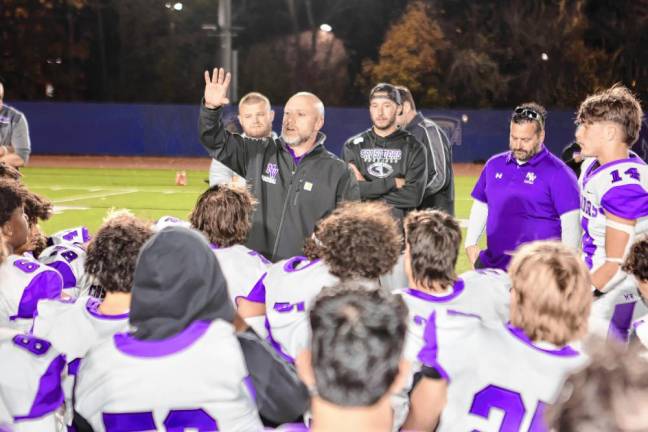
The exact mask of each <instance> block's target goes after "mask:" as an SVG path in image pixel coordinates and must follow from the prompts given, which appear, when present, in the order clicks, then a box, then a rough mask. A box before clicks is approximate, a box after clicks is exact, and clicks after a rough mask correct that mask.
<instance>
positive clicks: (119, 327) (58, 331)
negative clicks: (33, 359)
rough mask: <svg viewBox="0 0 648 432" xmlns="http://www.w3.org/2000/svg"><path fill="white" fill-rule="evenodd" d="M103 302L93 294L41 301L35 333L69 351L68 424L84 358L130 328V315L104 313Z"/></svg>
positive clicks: (66, 384)
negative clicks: (75, 385)
mask: <svg viewBox="0 0 648 432" xmlns="http://www.w3.org/2000/svg"><path fill="white" fill-rule="evenodd" d="M100 304H101V302H100V301H99V300H98V299H96V298H93V297H81V298H79V299H77V300H76V301H75V302H73V303H71V302H65V301H57V300H43V301H41V302H39V303H38V314H37V315H36V317H35V318H34V327H33V329H32V333H33V334H34V335H36V336H38V337H41V338H44V339H47V340H49V341H50V342H51V343H52V345H53V346H54V348H56V350H57V351H59V352H61V353H63V354H65V356H66V359H67V362H68V370H67V375H66V376H65V378H64V379H63V390H64V392H65V400H66V423H68V424H71V421H72V405H71V402H72V389H73V386H74V377H75V375H76V373H77V370H78V368H79V364H80V361H81V359H82V358H83V357H85V355H86V353H87V352H88V350H89V349H90V347H92V346H94V345H96V344H98V343H100V342H102V341H104V340H106V339H107V338H109V337H111V336H112V335H114V334H115V333H121V332H125V331H127V330H128V328H129V327H128V314H122V315H103V314H101V312H99V305H100Z"/></svg>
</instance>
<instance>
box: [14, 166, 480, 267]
mask: <svg viewBox="0 0 648 432" xmlns="http://www.w3.org/2000/svg"><path fill="white" fill-rule="evenodd" d="M22 173H23V176H24V178H23V181H24V182H25V183H26V184H27V185H28V186H29V188H30V190H33V191H34V192H38V193H40V194H42V195H44V196H46V197H47V198H49V199H50V200H52V202H53V203H54V206H55V209H56V214H55V215H54V217H52V219H50V220H49V221H47V222H45V223H44V224H43V225H42V228H43V229H44V230H45V232H46V233H53V232H56V231H58V230H61V229H64V228H71V227H74V226H78V225H85V226H86V227H88V229H89V230H90V232H91V233H92V232H94V231H96V230H97V228H99V226H100V225H101V221H102V219H103V218H104V216H105V215H106V212H107V211H109V210H110V209H113V208H115V209H120V208H127V209H129V210H131V211H132V212H133V213H135V214H136V215H138V216H140V217H142V218H145V219H149V220H157V219H158V218H160V217H161V216H165V215H170V216H176V217H179V218H182V219H186V218H187V216H188V214H189V212H190V211H191V209H192V208H193V206H194V204H195V202H196V199H197V197H198V195H199V194H200V193H201V192H202V191H204V190H205V189H206V187H207V185H206V184H205V183H204V182H203V180H204V179H205V178H207V172H205V171H187V176H188V180H189V181H188V185H187V186H183V187H180V186H175V171H173V170H168V169H167V170H161V169H137V170H136V169H88V168H25V169H24V170H23V171H22ZM476 181H477V178H476V177H472V176H457V177H456V178H455V187H456V204H455V206H456V216H457V218H459V219H462V220H466V219H468V215H469V212H470V206H471V199H470V191H471V190H472V188H473V186H474V185H475V182H476ZM462 231H463V232H464V233H465V229H463V230H462ZM468 268H469V265H468V261H467V259H466V256H465V253H464V252H463V246H462V248H461V252H460V255H459V262H458V263H457V271H458V272H463V271H465V270H467V269H468Z"/></svg>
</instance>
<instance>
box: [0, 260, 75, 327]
mask: <svg viewBox="0 0 648 432" xmlns="http://www.w3.org/2000/svg"><path fill="white" fill-rule="evenodd" d="M62 289H63V279H62V278H61V275H60V274H59V273H58V272H57V271H56V270H54V269H52V268H50V267H47V266H45V265H42V264H40V263H39V262H38V261H36V260H35V259H33V258H30V257H28V256H26V255H24V256H18V255H10V256H8V257H7V259H6V260H5V262H3V263H2V265H0V326H3V327H10V328H14V329H17V330H21V331H25V332H28V331H29V329H31V326H32V322H33V318H34V313H36V305H37V304H38V301H39V300H42V299H56V298H59V297H61V291H62Z"/></svg>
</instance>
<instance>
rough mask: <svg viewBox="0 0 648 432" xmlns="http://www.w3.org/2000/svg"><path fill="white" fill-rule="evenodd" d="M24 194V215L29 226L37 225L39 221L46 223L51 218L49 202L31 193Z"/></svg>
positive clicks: (52, 211)
mask: <svg viewBox="0 0 648 432" xmlns="http://www.w3.org/2000/svg"><path fill="white" fill-rule="evenodd" d="M25 192H26V193H25V198H24V202H25V215H27V221H28V222H29V225H30V226H32V225H35V224H37V223H38V221H39V220H41V221H46V220H48V219H49V218H51V217H52V214H53V213H54V209H53V207H52V202H51V201H50V200H48V199H47V198H45V197H43V196H41V195H39V194H37V193H34V192H31V191H25Z"/></svg>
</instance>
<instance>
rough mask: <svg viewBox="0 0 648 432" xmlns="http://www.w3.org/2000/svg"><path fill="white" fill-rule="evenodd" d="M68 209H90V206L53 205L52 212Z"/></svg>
mask: <svg viewBox="0 0 648 432" xmlns="http://www.w3.org/2000/svg"><path fill="white" fill-rule="evenodd" d="M70 210H90V207H77V206H54V214H61V213H63V212H66V211H70Z"/></svg>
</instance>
